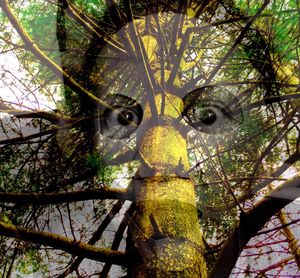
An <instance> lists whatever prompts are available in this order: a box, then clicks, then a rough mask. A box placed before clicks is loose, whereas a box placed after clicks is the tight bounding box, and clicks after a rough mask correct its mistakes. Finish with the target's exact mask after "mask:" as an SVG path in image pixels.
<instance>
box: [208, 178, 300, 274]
mask: <svg viewBox="0 0 300 278" xmlns="http://www.w3.org/2000/svg"><path fill="white" fill-rule="evenodd" d="M299 197H300V175H296V176H295V177H293V178H291V179H290V180H287V181H286V182H284V183H283V184H282V185H281V186H279V187H277V188H276V189H275V190H273V191H271V192H270V193H269V194H268V195H266V196H265V197H264V198H263V199H262V200H261V201H259V202H258V203H257V204H256V205H255V206H254V208H253V209H251V210H250V211H248V212H246V213H243V214H242V215H241V217H240V223H239V224H238V225H237V226H236V228H235V229H234V231H233V232H232V234H231V235H230V236H229V237H228V239H227V240H226V242H225V244H224V245H223V247H222V250H221V252H220V254H219V256H218V259H217V262H216V264H215V265H214V268H213V270H212V271H211V273H210V276H209V277H210V278H219V277H229V275H230V272H231V270H232V269H233V267H234V265H235V263H236V261H237V259H238V257H239V255H240V254H241V252H242V250H243V248H244V247H245V246H246V244H247V242H248V241H249V240H250V239H251V238H252V237H253V236H255V235H256V234H257V232H258V231H260V230H261V229H262V228H263V226H264V225H265V224H266V223H267V222H268V221H269V219H270V218H271V217H272V216H273V215H275V214H276V213H277V212H279V211H280V210H281V209H283V208H284V207H285V206H286V205H288V204H290V203H291V202H293V201H294V200H295V199H297V198H299Z"/></svg>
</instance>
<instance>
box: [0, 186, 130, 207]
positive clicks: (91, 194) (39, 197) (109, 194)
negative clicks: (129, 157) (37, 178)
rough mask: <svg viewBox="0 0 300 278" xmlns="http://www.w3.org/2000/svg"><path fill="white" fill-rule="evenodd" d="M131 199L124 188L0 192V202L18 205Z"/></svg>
mask: <svg viewBox="0 0 300 278" xmlns="http://www.w3.org/2000/svg"><path fill="white" fill-rule="evenodd" d="M106 199H111V200H115V199H118V200H131V199H132V196H131V193H130V192H128V191H126V190H117V189H107V188H99V189H93V190H81V191H75V192H59V193H48V194H45V193H15V192H14V193H8V192H7V193H6V192H0V202H2V203H14V204H18V205H29V204H30V205H33V204H35V205H37V204H38V205H48V204H60V203H72V202H78V201H87V200H106Z"/></svg>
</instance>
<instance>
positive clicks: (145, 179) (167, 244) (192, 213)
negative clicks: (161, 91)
mask: <svg viewBox="0 0 300 278" xmlns="http://www.w3.org/2000/svg"><path fill="white" fill-rule="evenodd" d="M164 97H165V98H164ZM163 98H164V102H165V105H164V113H160V109H161V102H162V100H163ZM155 102H156V108H157V111H158V115H161V114H164V115H163V116H159V118H155V117H152V115H151V112H150V109H149V108H148V107H146V109H145V115H144V117H145V118H146V119H148V120H149V122H148V124H147V127H146V128H145V131H144V133H143V134H144V135H143V138H142V140H141V142H140V143H139V154H140V156H141V158H142V160H143V164H144V165H145V166H144V167H142V168H141V169H140V171H139V175H140V180H139V182H137V183H136V186H135V195H136V206H137V212H136V214H135V216H134V219H133V221H132V223H131V227H130V230H131V236H132V241H133V245H134V248H135V251H136V253H137V256H135V257H134V259H133V260H134V262H133V267H132V270H131V271H132V273H131V276H132V277H151V278H153V277H206V276H207V275H206V265H205V261H204V257H203V251H204V250H203V242H202V232H201V230H200V226H199V223H198V215H197V209H196V196H195V190H194V183H193V181H192V180H191V179H190V178H189V177H187V176H186V175H184V173H185V171H186V170H187V169H188V168H189V164H188V156H187V144H186V138H185V136H184V135H183V134H182V133H181V132H180V130H179V129H178V127H177V126H176V125H174V124H173V122H174V121H173V120H174V119H176V118H177V117H178V116H179V114H180V112H181V111H182V109H183V104H182V100H181V99H179V98H177V97H175V96H172V95H167V96H162V95H156V97H155ZM153 118H155V119H156V120H155V119H153Z"/></svg>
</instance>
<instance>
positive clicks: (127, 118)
mask: <svg viewBox="0 0 300 278" xmlns="http://www.w3.org/2000/svg"><path fill="white" fill-rule="evenodd" d="M133 121H134V115H133V112H132V111H130V110H127V109H125V110H122V111H121V112H120V113H119V115H118V122H119V123H120V124H121V125H123V126H127V125H130V124H131V123H132V122H133Z"/></svg>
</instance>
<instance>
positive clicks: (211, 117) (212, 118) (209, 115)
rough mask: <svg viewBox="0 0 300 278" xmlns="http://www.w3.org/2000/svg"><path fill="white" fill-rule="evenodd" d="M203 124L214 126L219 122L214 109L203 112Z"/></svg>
mask: <svg viewBox="0 0 300 278" xmlns="http://www.w3.org/2000/svg"><path fill="white" fill-rule="evenodd" d="M202 113H203V114H202V116H201V119H200V120H201V122H202V123H203V124H206V125H212V124H213V123H214V122H216V120H217V115H216V113H215V112H214V111H213V110H212V109H205V110H204V111H203V112H202Z"/></svg>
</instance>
